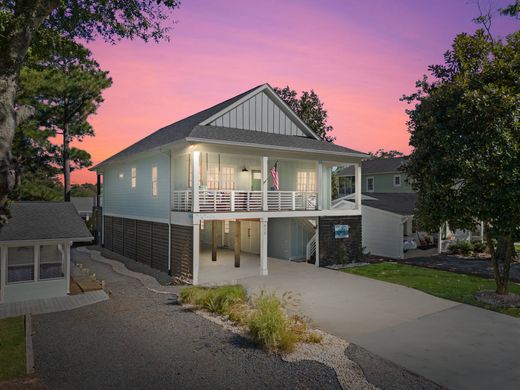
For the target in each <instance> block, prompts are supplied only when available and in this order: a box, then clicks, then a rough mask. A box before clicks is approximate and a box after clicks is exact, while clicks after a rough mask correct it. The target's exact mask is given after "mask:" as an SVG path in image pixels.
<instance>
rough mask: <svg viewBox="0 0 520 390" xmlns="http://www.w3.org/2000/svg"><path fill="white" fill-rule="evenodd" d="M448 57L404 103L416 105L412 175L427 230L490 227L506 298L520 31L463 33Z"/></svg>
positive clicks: (518, 158) (519, 123)
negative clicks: (496, 36) (499, 34)
mask: <svg viewBox="0 0 520 390" xmlns="http://www.w3.org/2000/svg"><path fill="white" fill-rule="evenodd" d="M444 59H445V61H444V62H445V63H444V64H441V65H433V66H430V67H429V71H430V73H431V77H426V76H425V77H424V78H423V79H422V80H419V81H418V82H417V88H418V90H417V91H416V92H415V93H413V94H411V95H410V96H405V97H404V98H403V99H404V100H406V101H408V102H409V103H413V104H414V107H413V108H412V109H410V110H408V111H407V113H408V115H409V122H408V128H409V131H410V134H411V138H410V145H411V146H412V147H413V148H414V149H413V152H412V153H411V155H410V157H409V161H408V163H407V165H406V166H405V171H406V173H407V174H408V177H409V178H410V179H411V183H412V185H413V187H414V189H415V190H417V191H418V203H417V208H418V210H417V215H418V219H419V221H420V223H421V224H422V225H424V226H425V227H427V228H430V229H435V230H436V229H438V226H440V225H441V224H443V223H444V222H446V221H447V222H448V223H449V224H450V227H453V228H468V227H471V226H474V224H475V223H476V222H477V221H483V222H484V224H485V231H486V241H487V244H488V247H489V250H490V253H491V257H492V264H493V269H494V275H495V282H496V286H497V290H496V291H497V293H499V294H507V293H508V282H509V271H510V266H511V258H512V255H513V252H514V247H513V243H514V241H515V240H516V239H518V238H519V237H520V235H519V233H520V232H519V226H520V207H519V204H520V203H519V201H518V200H519V199H520V120H519V118H520V83H519V82H518V81H519V80H520V31H517V32H515V33H513V34H511V35H509V36H508V37H507V38H506V40H505V41H501V40H493V39H492V38H491V37H490V36H489V35H488V34H487V33H486V32H484V30H478V31H477V32H476V33H475V34H474V35H467V34H460V35H458V36H457V37H456V38H455V40H454V43H453V45H452V48H451V50H449V51H448V52H447V53H446V54H445V56H444Z"/></svg>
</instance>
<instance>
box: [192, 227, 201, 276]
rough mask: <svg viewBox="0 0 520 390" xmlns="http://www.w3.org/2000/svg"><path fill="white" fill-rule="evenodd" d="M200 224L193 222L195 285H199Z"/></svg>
mask: <svg viewBox="0 0 520 390" xmlns="http://www.w3.org/2000/svg"><path fill="white" fill-rule="evenodd" d="M199 267H200V222H199V221H193V285H194V286H196V285H197V284H199Z"/></svg>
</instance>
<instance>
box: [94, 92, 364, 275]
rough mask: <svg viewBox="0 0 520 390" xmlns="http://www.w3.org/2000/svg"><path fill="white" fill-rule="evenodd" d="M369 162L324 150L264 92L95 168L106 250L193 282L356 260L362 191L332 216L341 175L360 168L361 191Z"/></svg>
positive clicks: (348, 152)
mask: <svg viewBox="0 0 520 390" xmlns="http://www.w3.org/2000/svg"><path fill="white" fill-rule="evenodd" d="M364 157H366V155H365V154H363V153H361V152H358V151H355V150H352V149H349V148H346V147H343V146H339V145H335V144H333V143H329V142H325V141H322V140H321V139H320V138H319V137H318V136H317V135H316V134H315V133H314V132H313V131H312V130H310V129H309V127H308V126H307V125H306V124H305V123H304V122H303V121H302V120H301V119H300V118H299V117H298V116H297V115H296V114H295V113H294V112H293V111H292V110H291V109H290V108H289V107H288V106H287V105H286V104H285V103H284V101H283V100H282V99H280V97H279V96H278V95H277V94H276V93H275V91H274V90H273V89H272V88H271V87H270V86H269V85H268V84H263V85H260V86H258V87H255V88H252V89H250V90H248V91H246V92H244V93H241V94H240V95H237V96H235V97H233V98H231V99H228V100H226V101H224V102H222V103H220V104H217V105H215V106H213V107H210V108H208V109H206V110H204V111H201V112H198V113H196V114H194V115H191V116H189V117H187V118H185V119H182V120H180V121H178V122H175V123H173V124H171V125H169V126H166V127H163V128H162V129H159V130H157V131H156V132H154V133H152V134H150V135H149V136H147V137H146V138H144V139H142V140H140V141H139V142H137V143H135V144H133V145H131V146H129V147H128V148H126V149H124V150H123V151H121V152H119V153H117V154H116V155H114V156H112V157H110V158H108V159H107V160H105V161H103V162H102V163H100V164H98V165H97V166H95V167H94V168H92V169H93V170H95V171H96V172H97V174H98V184H99V183H100V182H101V176H102V182H103V194H102V196H103V207H102V232H103V233H102V242H103V245H104V246H105V247H106V248H108V249H109V250H112V251H114V252H117V253H119V254H122V255H124V256H127V257H130V258H133V259H135V260H137V261H139V262H143V263H146V264H148V265H150V266H151V267H154V268H158V269H160V270H162V271H165V272H170V273H171V274H172V276H174V277H175V278H179V279H184V280H187V281H189V282H192V283H194V284H200V283H204V282H209V281H215V280H217V279H218V277H217V276H219V277H225V278H227V279H232V278H233V277H234V275H236V276H238V275H241V276H245V275H246V274H245V273H247V272H251V273H253V274H255V275H256V274H258V273H261V274H264V275H266V274H267V273H268V267H269V264H268V263H269V262H268V258H275V259H282V260H300V259H303V260H305V259H310V258H312V259H315V260H314V261H315V263H316V264H317V265H324V264H328V263H331V262H335V261H337V256H338V253H339V252H341V253H346V254H347V255H348V256H350V257H354V256H358V254H359V253H360V251H361V208H360V201H361V192H360V191H358V192H357V193H356V194H355V207H353V208H352V209H350V210H335V209H333V208H332V207H331V169H332V167H336V166H347V165H352V166H353V167H354V177H355V178H356V180H359V181H360V180H361V169H360V163H361V159H362V158H364ZM358 188H360V186H358ZM98 198H99V197H98Z"/></svg>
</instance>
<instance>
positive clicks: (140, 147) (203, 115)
mask: <svg viewBox="0 0 520 390" xmlns="http://www.w3.org/2000/svg"><path fill="white" fill-rule="evenodd" d="M262 85H264V84H262ZM262 85H258V86H256V87H254V88H251V89H250V90H248V91H245V92H243V93H241V94H239V95H237V96H235V97H232V98H231V99H228V100H226V101H224V102H222V103H219V104H217V105H215V106H213V107H210V108H208V109H206V110H204V111H200V112H198V113H196V114H193V115H191V116H189V117H187V118H184V119H181V120H180V121H178V122H175V123H172V124H171V125H168V126H166V127H163V128H161V129H159V130H157V131H155V132H154V133H152V134H150V135H149V136H147V137H145V138H143V139H141V140H140V141H138V142H136V143H134V144H133V145H130V146H129V147H127V148H126V149H123V150H122V151H120V152H119V153H116V154H114V155H113V156H111V157H109V158H108V159H106V160H104V161H102V162H101V163H99V164H97V165H96V166H94V167H92V168H90V170H95V169H97V168H99V167H100V166H102V165H105V164H107V163H110V162H113V161H115V160H118V159H120V158H123V157H127V156H130V155H132V154H136V153H141V152H145V151H148V150H152V149H154V148H157V147H160V146H162V145H166V144H169V143H171V142H175V141H178V140H181V139H186V138H199V139H204V140H211V139H212V140H215V141H236V142H243V143H250V144H259V145H266V146H279V147H281V148H292V147H295V148H300V147H301V148H302V149H310V150H313V151H316V152H335V153H339V154H345V153H348V154H360V155H364V153H362V152H358V151H355V150H352V149H349V148H345V147H342V146H339V145H335V144H333V143H328V142H324V141H318V140H316V139H314V138H311V137H308V138H307V137H294V136H283V135H277V134H269V133H263V132H260V131H252V130H243V129H232V128H226V127H216V126H199V124H200V123H201V122H203V121H204V120H206V119H208V118H210V117H212V116H213V115H215V114H216V113H218V112H220V111H222V110H224V109H225V108H226V107H228V106H230V105H232V104H233V103H235V102H237V101H239V100H240V99H242V98H243V97H244V96H246V95H248V94H249V93H251V92H252V91H254V90H255V89H257V88H260V87H261V86H262ZM295 138H296V139H295Z"/></svg>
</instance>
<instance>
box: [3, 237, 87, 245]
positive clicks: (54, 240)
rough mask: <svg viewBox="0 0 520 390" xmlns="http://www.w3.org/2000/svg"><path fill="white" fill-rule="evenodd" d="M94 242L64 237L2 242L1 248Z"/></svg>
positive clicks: (82, 238) (84, 238)
mask: <svg viewBox="0 0 520 390" xmlns="http://www.w3.org/2000/svg"><path fill="white" fill-rule="evenodd" d="M92 240H94V237H90V238H86V237H81V238H77V237H76V238H75V237H63V238H49V239H36V240H12V241H0V245H1V246H5V247H14V246H32V245H49V244H54V243H56V244H61V243H64V242H89V241H92Z"/></svg>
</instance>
